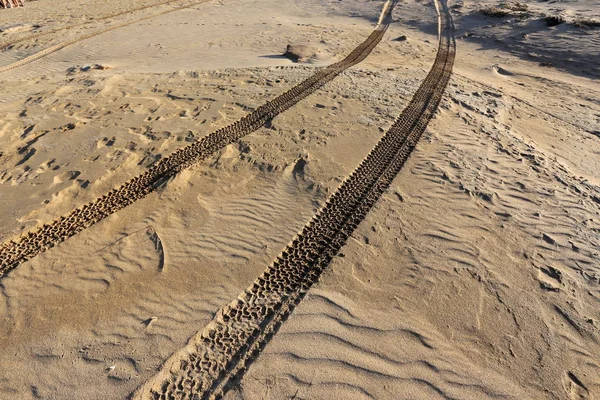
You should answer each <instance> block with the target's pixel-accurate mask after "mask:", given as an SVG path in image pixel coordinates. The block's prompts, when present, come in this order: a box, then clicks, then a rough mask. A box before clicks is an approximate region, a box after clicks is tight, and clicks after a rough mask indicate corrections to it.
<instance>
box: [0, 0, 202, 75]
mask: <svg viewBox="0 0 600 400" xmlns="http://www.w3.org/2000/svg"><path fill="white" fill-rule="evenodd" d="M208 1H210V0H199V1H195V2H193V3H191V4H188V5H185V6H180V7H177V8H173V9H170V10H165V11H162V12H159V13H156V14H152V15H147V16H145V17H142V18H138V19H136V20H133V21H127V22H123V23H120V24H117V25H113V26H110V27H108V28H106V29H101V30H99V31H95V32H92V33H88V34H87V35H83V36H79V37H77V38H75V39H71V40H67V41H66V42H62V43H59V44H57V45H54V46H51V47H48V48H46V49H44V50H42V51H39V52H37V53H35V54H32V55H30V56H29V57H25V58H23V59H21V60H19V61H15V62H14V63H12V64H8V65H6V66H4V67H0V74H2V73H4V72H8V71H12V70H13V69H17V68H20V67H22V66H24V65H27V64H31V63H32V62H34V61H37V60H39V59H40V58H43V57H46V56H47V55H50V54H52V53H56V52H57V51H59V50H61V49H64V48H65V47H68V46H71V45H73V44H75V43H78V42H81V41H83V40H87V39H90V38H93V37H94V36H98V35H102V34H103V33H107V32H111V31H114V30H117V29H120V28H123V27H126V26H128V25H133V24H136V23H138V22H143V21H146V20H149V19H152V18H156V17H160V16H161V15H165V14H169V13H172V12H175V11H180V10H184V9H186V8H191V7H194V6H196V5H198V4H202V3H206V2H208Z"/></svg>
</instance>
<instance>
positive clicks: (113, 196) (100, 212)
mask: <svg viewBox="0 0 600 400" xmlns="http://www.w3.org/2000/svg"><path fill="white" fill-rule="evenodd" d="M388 3H389V4H387V6H388V7H387V8H385V9H384V14H385V15H386V17H385V22H384V23H383V24H381V25H378V26H377V27H376V28H375V30H374V31H373V32H372V33H371V35H369V37H368V38H367V39H366V40H365V41H364V42H363V43H361V44H360V45H359V46H358V47H356V48H355V49H354V50H353V51H352V52H351V53H350V54H349V55H348V56H347V57H346V58H344V59H343V60H342V61H340V62H337V63H335V64H331V65H329V66H327V67H324V68H322V69H319V70H318V72H316V73H315V74H314V75H312V76H310V77H309V78H307V79H305V80H304V81H302V82H301V83H299V84H298V85H296V86H294V87H293V88H291V89H289V90H288V91H286V92H284V93H283V94H282V95H280V96H278V97H276V98H275V99H273V100H270V101H268V102H267V103H265V104H264V105H262V106H260V107H258V108H257V109H256V110H255V111H253V112H252V113H250V114H248V115H246V116H245V117H243V118H241V119H240V120H238V121H237V122H235V123H233V124H231V125H229V126H226V127H225V128H221V129H219V130H217V131H215V132H213V133H211V134H209V135H208V136H206V137H204V138H202V139H200V140H198V141H197V142H194V143H192V144H190V145H188V146H187V147H184V148H182V149H179V150H177V151H175V152H174V153H173V154H171V155H170V156H168V157H165V158H163V159H161V160H159V161H158V162H156V163H155V164H154V165H152V166H151V167H150V168H149V169H148V170H147V171H146V172H144V173H142V174H140V175H138V176H136V177H134V178H132V179H131V180H129V181H128V182H126V183H124V184H123V185H121V186H119V187H117V188H115V189H113V190H111V191H110V192H108V193H107V194H105V195H104V196H102V197H100V198H98V199H96V200H95V201H92V202H90V203H88V204H86V205H84V206H82V207H80V208H77V209H75V210H73V211H72V212H71V213H69V214H68V215H66V216H63V217H60V218H59V219H56V220H54V221H53V222H51V223H48V224H44V225H43V226H41V227H39V228H38V229H37V230H32V231H30V232H29V233H27V234H25V235H23V236H21V237H20V238H18V239H17V240H16V241H12V240H11V241H9V242H7V243H4V244H3V245H1V246H0V277H1V276H2V275H4V274H5V273H7V272H8V271H10V270H11V269H13V268H16V267H17V266H18V265H20V264H22V263H23V262H25V261H27V260H28V259H30V258H32V257H35V256H36V255H38V254H40V253H42V252H44V251H46V250H47V249H49V248H52V247H54V246H56V245H57V244H59V243H61V242H63V241H65V240H66V239H68V238H69V237H71V236H74V235H76V234H77V233H79V232H81V231H82V230H84V229H86V228H89V227H90V226H92V225H94V224H95V223H97V222H99V221H101V220H103V219H104V218H106V217H108V216H109V215H111V214H113V213H115V212H117V211H119V210H121V209H123V208H125V207H127V206H128V205H130V204H132V203H134V202H135V201H137V200H139V199H141V198H143V197H145V196H147V195H148V194H149V193H151V192H153V191H154V190H156V189H157V188H158V187H159V186H161V185H162V184H163V183H165V182H166V181H168V180H169V179H170V178H171V177H173V176H174V175H176V174H177V173H178V172H179V171H181V170H183V169H186V168H188V167H190V166H191V165H193V164H195V163H197V162H198V161H201V160H203V159H205V158H207V157H209V156H210V155H212V154H213V153H215V152H217V151H219V150H220V149H222V148H223V147H225V146H227V145H228V144H230V143H233V142H235V141H236V140H238V139H240V138H242V137H244V136H246V135H248V134H250V133H252V132H254V131H255V130H257V129H259V128H260V127H262V126H263V125H264V124H265V123H266V122H268V121H269V120H271V119H273V118H274V117H275V116H277V115H278V114H280V113H282V112H283V111H285V110H287V109H289V108H290V107H292V106H293V105H295V104H296V103H298V102H299V101H300V100H302V99H304V98H305V97H307V96H308V95H310V94H311V93H313V92H315V91H316V90H317V89H318V88H320V87H321V86H323V85H324V84H325V83H327V82H329V81H331V80H332V79H333V78H335V77H336V76H337V75H339V74H340V73H342V72H343V71H344V70H346V69H347V68H349V67H351V66H353V65H356V64H358V63H359V62H361V61H362V60H364V59H365V58H366V57H367V56H368V55H369V53H371V51H372V50H373V49H374V48H375V47H376V46H377V44H379V42H380V41H381V39H382V37H383V35H384V34H385V32H386V31H387V28H388V26H389V24H390V22H391V17H390V16H391V12H392V10H393V7H394V5H395V4H396V0H393V1H390V0H388Z"/></svg>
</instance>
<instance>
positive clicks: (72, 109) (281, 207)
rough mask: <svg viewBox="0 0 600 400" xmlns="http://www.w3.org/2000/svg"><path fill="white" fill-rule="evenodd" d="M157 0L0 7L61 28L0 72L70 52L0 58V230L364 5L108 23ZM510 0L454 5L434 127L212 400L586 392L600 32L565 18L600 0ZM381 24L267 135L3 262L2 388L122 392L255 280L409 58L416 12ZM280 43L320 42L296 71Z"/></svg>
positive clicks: (71, 196) (305, 66)
mask: <svg viewBox="0 0 600 400" xmlns="http://www.w3.org/2000/svg"><path fill="white" fill-rule="evenodd" d="M153 4H154V2H153V1H150V0H145V1H133V0H125V1H121V2H105V1H99V0H90V1H86V2H83V1H66V0H55V1H50V0H38V1H30V2H27V3H26V5H25V7H23V8H17V9H8V10H0V30H1V32H0V46H2V43H9V42H16V41H18V40H19V39H21V38H26V37H28V36H30V35H32V34H37V33H40V32H41V33H43V32H49V31H51V30H53V29H58V28H62V27H67V26H72V27H71V28H69V29H65V30H60V31H58V32H55V33H50V34H48V35H45V36H41V37H39V38H37V39H35V40H23V41H21V42H17V43H15V44H14V45H12V46H9V47H8V48H6V49H4V50H1V51H0V71H1V70H2V68H3V67H5V66H9V65H11V64H13V63H16V62H19V60H22V59H25V58H27V57H31V56H33V55H35V54H38V52H40V51H42V50H44V49H47V48H51V46H61V44H63V43H66V42H69V41H74V42H73V43H72V44H69V45H68V46H65V47H64V48H60V49H58V50H56V51H54V52H52V53H50V54H48V55H46V56H44V57H41V58H40V59H38V60H35V61H32V62H31V63H28V64H26V65H22V66H19V67H15V68H12V69H10V70H8V71H4V72H2V73H1V74H0V143H1V145H0V204H1V206H0V207H1V208H0V210H1V212H0V241H1V242H7V241H9V240H11V239H15V238H18V237H19V236H20V235H21V234H24V233H27V232H28V231H30V230H31V229H33V228H35V227H36V226H39V225H41V224H43V223H45V222H50V221H52V220H54V219H56V218H58V217H60V216H61V215H65V214H67V213H69V212H70V211H71V210H73V209H74V208H76V207H79V206H81V205H83V204H85V203H87V202H89V201H92V200H94V199H96V198H97V197H100V196H102V195H103V194H105V193H106V192H107V191H108V190H110V189H112V188H113V187H115V186H118V185H120V184H122V183H124V182H126V181H127V180H128V179H130V178H132V177H134V176H136V175H137V174H140V173H142V172H144V171H146V170H147V169H148V168H149V166H150V165H152V163H154V162H156V161H157V160H159V159H161V158H164V157H166V156H168V155H169V154H171V153H172V152H174V151H175V150H177V149H179V148H182V147H184V146H186V145H188V144H189V143H192V142H194V141H196V140H198V139H200V138H202V137H205V136H207V135H208V134H210V133H211V132H213V131H215V130H216V129H218V128H221V127H224V126H226V125H228V124H230V123H232V122H235V121H236V120H238V119H239V118H241V117H243V116H244V115H246V114H247V113H248V112H250V111H252V110H254V109H256V108H257V107H259V106H260V105H262V104H263V103H265V102H266V101H268V100H270V99H272V98H274V97H276V96H278V95H279V94H281V93H283V92H285V91H286V90H288V89H289V88H291V87H292V86H294V85H295V84H297V83H299V82H301V81H302V80H303V79H305V78H307V77H309V76H310V75H311V74H313V73H314V72H315V70H316V69H317V68H320V67H322V66H325V65H329V64H331V63H333V62H336V61H339V60H341V59H342V58H343V57H345V56H346V55H347V54H348V53H349V52H350V51H352V49H354V48H355V47H356V46H357V45H358V44H359V43H361V42H362V41H363V40H364V39H365V38H366V37H367V36H368V35H369V34H370V33H371V31H372V30H373V26H374V25H375V24H376V23H377V22H378V18H379V15H380V12H381V8H382V6H383V2H380V1H366V0H344V1H343V2H342V1H316V0H302V1H301V0H280V1H274V0H260V1H259V0H240V1H236V2H234V1H230V0H215V1H205V2H185V1H178V2H173V3H169V4H164V3H163V4H161V5H155V6H152V7H148V8H145V9H142V10H138V11H134V12H127V10H132V9H137V8H141V7H144V6H146V5H148V6H150V5H153ZM511 4H513V3H511ZM514 4H516V3H514ZM514 4H513V6H512V8H513V9H514V10H513V9H510V10H508V9H503V10H505V11H506V14H507V15H505V16H502V17H499V16H493V15H491V14H492V13H491V12H489V9H490V7H493V6H498V3H495V2H491V1H486V2H472V1H450V2H449V6H450V9H451V11H452V16H453V18H454V22H455V24H456V39H457V56H456V61H455V65H454V70H453V75H452V78H451V80H450V84H449V86H448V88H447V89H446V92H445V95H444V97H443V99H442V102H441V105H440V108H439V110H438V112H437V113H436V116H435V117H434V119H433V120H432V121H431V123H430V124H429V126H428V128H427V130H426V132H425V134H424V137H423V138H422V139H421V141H420V142H419V144H418V145H417V147H416V149H415V151H414V152H413V153H412V155H411V157H410V158H409V160H408V161H407V163H406V165H405V166H404V167H403V169H402V170H401V172H400V173H399V174H398V176H397V177H396V178H395V180H394V182H393V184H392V186H391V187H390V188H389V189H388V190H387V191H386V192H385V193H384V194H383V196H382V198H381V199H380V200H379V202H378V203H377V204H376V206H375V207H374V208H373V209H372V210H371V212H370V213H369V214H368V215H367V217H366V218H365V219H364V220H363V221H362V223H361V224H360V225H359V226H358V228H357V229H356V230H355V231H354V233H353V234H352V236H351V238H350V239H349V240H348V242H347V243H346V245H345V246H344V247H343V248H342V249H341V252H340V253H339V254H338V255H337V256H336V257H335V259H334V260H333V262H332V263H331V265H330V266H329V268H328V269H327V270H326V271H325V273H324V275H323V276H322V278H321V279H320V281H319V282H318V283H317V284H316V285H315V286H314V287H313V288H312V289H311V290H310V291H309V292H308V294H307V296H306V298H305V299H304V300H303V301H302V302H301V303H300V304H299V305H298V307H297V308H296V309H295V311H294V312H293V313H292V314H291V316H290V317H289V319H288V320H287V322H286V323H285V324H283V325H282V327H281V329H280V330H279V331H278V332H277V334H276V335H275V336H274V337H273V339H272V340H271V341H270V343H269V344H268V345H267V346H266V347H265V348H264V349H263V350H262V352H261V353H260V355H259V356H258V357H257V359H256V360H255V361H254V362H253V363H252V364H251V365H250V367H249V368H248V370H247V371H246V372H245V374H244V376H243V377H242V378H241V380H240V381H239V382H238V383H237V384H236V385H235V386H234V387H233V388H232V389H231V390H230V391H229V392H228V393H227V395H226V398H228V399H259V398H261V399H263V398H264V399H283V398H290V399H291V398H296V399H300V398H303V399H363V398H377V399H435V398H453V399H455V398H457V399H487V398H490V399H491V398H510V399H594V398H596V399H598V398H600V252H599V250H598V249H599V248H600V83H598V82H599V80H598V78H599V77H600V69H599V65H600V56H599V54H600V40H599V39H598V38H599V37H600V35H598V33H599V32H600V30H599V29H600V28H597V27H596V28H594V27H592V26H587V25H586V24H585V23H584V22H585V21H588V22H586V23H589V21H600V7H599V6H598V5H597V4H595V3H594V2H593V1H579V2H574V1H572V2H560V3H546V2H523V3H521V4H520V5H521V7H517V6H516V5H514ZM523 5H524V6H525V8H526V10H523ZM486 9H488V12H487V14H489V15H485V14H484V13H482V12H481V10H486ZM121 13H122V15H117V16H114V17H111V18H106V19H101V20H98V19H100V18H102V17H103V16H110V15H113V14H121ZM159 14H160V15H159ZM547 16H560V17H561V18H562V19H564V22H563V23H560V24H558V25H556V26H548V22H547V21H546V20H544V18H545V17H547ZM144 18H145V19H144ZM393 18H394V21H393V23H392V24H391V25H390V28H389V30H388V31H387V32H386V34H385V36H384V38H383V40H382V42H381V43H380V44H379V45H378V46H377V47H376V48H375V49H374V50H373V52H372V53H371V54H370V55H369V56H368V57H367V59H366V60H364V61H363V62H361V63H360V64H358V65H356V66H354V67H351V68H350V69H348V70H346V71H345V72H343V73H342V74H341V75H340V76H338V77H337V78H335V79H334V80H333V81H332V82H330V83H327V84H326V85H325V86H324V87H322V88H321V89H319V90H317V91H316V92H315V93H314V94H312V95H310V96H309V97H307V98H305V99H303V100H301V101H300V102H299V103H298V104H297V105H295V106H293V107H292V108H290V109H289V110H287V111H285V112H283V113H281V114H279V115H277V116H276V117H275V118H274V119H273V120H272V121H271V122H270V123H269V124H267V125H266V126H265V127H263V128H261V129H259V130H257V131H256V132H254V133H252V134H250V135H248V136H245V137H243V138H242V139H240V140H238V141H236V142H235V143H233V144H230V145H228V146H226V147H225V148H224V149H223V150H222V151H220V152H218V153H216V154H213V155H211V156H210V157H209V158H208V159H207V160H204V161H202V162H199V163H197V164H195V165H194V166H192V167H191V168H189V169H186V170H185V171H182V172H181V173H179V174H178V175H177V176H175V177H173V178H172V179H169V180H168V181H167V182H166V183H164V185H162V186H161V188H159V190H157V191H155V192H154V193H151V194H149V195H148V196H147V197H145V198H143V199H141V200H138V201H136V202H135V203H134V204H132V205H130V206H128V207H127V208H125V209H123V210H121V211H119V212H117V213H114V214H112V215H111V216H109V217H107V218H106V219H104V220H103V221H101V222H99V223H97V224H96V225H94V226H92V227H90V228H89V229H86V230H84V231H82V232H80V233H78V234H77V235H76V236H74V237H72V238H70V239H68V240H66V241H65V242H63V243H61V244H59V245H58V246H56V247H55V248H52V249H49V250H48V251H46V252H44V253H42V254H40V255H38V256H36V257H34V258H33V259H31V260H29V261H27V262H25V263H23V264H22V265H20V266H18V267H17V268H15V269H14V270H12V271H10V272H8V273H7V274H6V275H4V276H2V277H1V278H0V293H1V296H0V316H1V321H2V323H1V324H0V348H1V349H2V351H0V370H1V371H2V373H1V374H0V399H73V398H77V399H124V398H127V397H128V396H130V395H131V394H132V393H133V392H134V391H135V390H136V389H137V388H139V387H140V386H141V385H143V384H144V383H145V382H146V381H148V379H150V378H151V377H152V376H154V375H155V374H156V373H157V372H158V371H159V370H160V369H161V367H162V366H163V364H164V363H165V361H166V360H167V359H168V358H169V357H170V356H171V355H172V354H174V353H176V352H177V351H179V350H180V349H182V348H184V347H185V346H186V343H187V342H188V341H189V340H190V338H192V337H194V336H195V335H196V334H197V333H198V332H199V331H201V330H202V329H203V328H204V327H205V326H206V325H207V324H208V323H209V322H210V321H211V320H212V319H213V317H214V316H215V313H216V312H217V311H218V310H219V309H220V308H221V307H223V306H225V305H226V304H228V303H230V302H231V301H232V300H233V299H235V298H236V296H238V294H239V293H240V292H242V291H243V290H244V289H245V288H247V287H248V286H249V285H250V284H251V283H252V282H253V281H254V280H255V279H256V278H257V277H258V276H259V275H260V274H261V273H262V272H263V271H264V270H265V268H266V267H267V266H268V265H269V264H270V263H271V262H272V261H273V259H274V258H275V257H276V256H277V255H279V253H280V252H281V250H282V249H283V248H284V247H285V246H286V245H287V244H288V243H289V242H290V240H292V239H293V237H294V235H295V234H296V233H298V232H299V230H301V229H302V227H303V226H304V225H305V224H306V223H307V222H308V221H309V220H310V219H311V217H312V216H313V214H314V213H315V212H316V211H317V210H318V209H319V208H320V207H321V206H322V205H324V204H325V202H326V200H327V198H328V196H329V195H330V194H331V193H333V192H334V191H335V190H336V188H337V187H338V186H339V185H340V184H341V182H342V181H343V180H344V179H345V178H346V177H347V176H348V175H349V174H350V173H351V172H352V171H353V170H354V169H355V168H356V166H357V165H358V164H359V163H360V162H361V161H362V160H363V158H364V157H365V156H366V155H367V154H368V152H369V151H370V150H371V149H372V148H373V146H374V145H375V144H376V143H377V141H378V140H379V139H380V138H381V136H382V134H383V132H385V131H386V130H387V129H388V128H389V127H390V126H391V124H392V123H393V122H394V120H395V118H396V117H397V116H398V115H399V114H400V112H401V111H402V109H403V108H404V107H405V106H406V105H407V103H408V102H409V101H410V99H411V96H412V94H413V93H414V92H415V91H416V89H417V87H418V85H419V84H420V82H421V81H422V80H423V79H424V78H425V76H426V75H427V72H428V71H429V68H430V67H431V65H432V63H433V61H434V58H435V56H436V50H437V32H438V31H437V18H436V12H435V8H434V6H433V3H430V2H421V1H412V0H408V1H405V2H401V3H399V4H398V5H397V6H396V8H395V9H394V12H393ZM142 19H143V20H142ZM135 21H138V22H135ZM582 21H583V22H582ZM128 22H131V24H128V25H125V24H126V23H128ZM84 23H85V24H84ZM82 24H83V25H82ZM111 27H112V28H114V29H110V28H111ZM101 31H102V32H103V33H99V34H98V35H93V36H91V37H89V38H86V39H83V40H77V38H81V37H85V36H89V35H90V34H92V33H94V32H101ZM402 36H404V37H405V38H404V39H400V40H395V39H397V38H400V37H402ZM288 44H308V45H310V46H314V47H315V48H318V49H319V51H320V53H319V57H313V58H310V59H309V60H307V61H308V62H306V63H294V62H293V61H291V60H289V59H288V58H286V57H283V56H282V54H283V53H284V52H285V51H286V48H287V45H288Z"/></svg>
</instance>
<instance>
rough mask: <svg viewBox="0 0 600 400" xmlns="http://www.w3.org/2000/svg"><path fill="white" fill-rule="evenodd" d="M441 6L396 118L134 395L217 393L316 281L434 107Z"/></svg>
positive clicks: (448, 22) (445, 38)
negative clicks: (248, 282) (420, 71)
mask: <svg viewBox="0 0 600 400" xmlns="http://www.w3.org/2000/svg"><path fill="white" fill-rule="evenodd" d="M441 6H442V9H441V10H440V9H439V5H438V4H437V0H436V8H437V9H438V25H439V32H440V40H439V48H438V54H437V57H436V59H435V62H434V64H433V67H432V68H431V71H430V72H429V74H428V75H427V77H426V78H425V80H424V81H423V82H422V84H421V86H420V87H419V89H418V90H417V92H416V93H415V95H414V96H413V98H412V100H411V102H410V103H409V105H408V106H407V107H406V108H405V109H404V110H403V112H402V114H401V115H400V117H399V118H398V119H397V120H396V121H395V122H394V124H393V125H392V127H391V128H390V129H389V130H388V132H387V133H386V134H385V135H384V136H383V137H382V139H381V140H380V141H379V143H377V145H376V146H375V147H374V148H373V150H372V151H371V152H370V153H369V155H368V156H367V157H366V158H365V159H364V160H363V161H362V162H361V164H360V165H359V166H358V167H357V168H356V169H355V170H354V172H353V173H352V174H351V175H350V176H349V177H348V178H347V179H346V180H345V181H344V182H343V183H342V185H341V186H340V187H339V188H338V190H337V191H336V192H335V193H334V194H333V195H332V196H331V197H330V198H329V199H328V201H327V203H326V204H325V206H324V207H323V208H321V210H319V211H318V213H317V214H316V215H315V216H314V217H313V218H312V220H311V221H310V222H309V223H308V224H307V225H306V226H305V227H304V229H303V230H302V231H301V232H300V233H299V234H298V235H297V237H296V238H295V239H294V240H293V241H292V242H291V244H289V245H288V246H287V248H286V249H285V250H284V251H283V253H282V254H281V255H280V256H279V257H278V258H277V259H276V260H275V261H274V263H273V264H272V265H271V266H270V267H269V268H268V269H267V270H266V271H265V272H264V273H263V274H262V275H261V276H260V277H259V278H258V279H257V280H256V281H255V282H254V283H253V284H252V286H250V287H249V288H248V289H247V290H246V291H244V292H243V293H242V294H241V295H240V296H239V297H238V298H237V299H236V300H234V301H233V302H232V303H230V304H229V305H227V306H225V307H224V308H223V309H221V310H220V311H219V312H218V313H217V315H216V316H215V318H214V319H213V320H212V321H211V322H210V323H209V324H208V325H207V326H206V327H205V328H204V329H203V330H202V331H201V332H200V333H199V334H198V335H197V336H196V337H194V338H193V339H192V340H191V341H190V343H189V344H188V346H187V347H186V348H185V349H183V350H182V351H181V352H179V353H177V354H175V355H174V356H173V357H171V358H170V359H169V360H168V361H167V362H166V363H165V365H164V366H163V369H162V370H161V372H159V374H158V375H156V376H155V377H154V378H152V379H151V380H150V381H148V382H147V383H146V384H145V385H144V386H142V387H141V388H139V389H138V391H136V392H135V393H134V395H133V396H132V397H133V398H135V399H171V398H177V399H199V398H203V399H212V398H220V397H221V396H222V395H224V394H225V392H226V391H227V390H228V389H229V387H230V386H231V385H232V383H234V382H235V379H236V378H237V377H239V376H240V375H241V374H243V372H244V371H245V370H246V369H247V368H248V366H249V365H250V363H251V362H252V361H253V360H254V359H255V358H256V357H257V355H258V354H259V353H260V351H261V349H262V348H263V347H264V346H265V345H266V344H267V343H268V342H269V340H270V339H271V338H272V337H273V335H274V334H275V333H276V332H277V330H278V329H279V327H280V326H281V324H283V323H284V322H285V320H286V319H287V317H288V316H289V315H290V313H291V312H292V311H293V309H294V308H295V306H296V305H297V304H298V303H299V302H300V301H301V300H302V299H303V298H304V296H305V295H306V293H307V292H308V290H309V289H310V288H311V286H312V285H313V284H314V283H316V282H317V281H318V279H319V277H320V276H321V274H322V272H323V271H324V270H325V268H327V266H328V265H329V263H330V262H331V260H332V259H333V257H334V256H335V255H336V254H337V252H338V251H339V250H340V249H341V247H342V246H343V245H344V244H345V242H346V240H347V239H348V238H349V237H350V235H351V234H352V232H353V231H354V229H355V228H356V227H357V226H358V224H359V223H360V222H361V221H362V220H363V219H364V217H365V216H366V215H367V213H368V212H369V210H370V209H371V208H372V207H373V205H374V204H375V203H376V202H377V200H378V199H379V197H380V196H381V194H382V193H383V192H384V191H385V190H386V189H387V188H388V187H389V185H390V184H391V182H392V180H393V179H394V178H395V177H396V175H397V174H398V172H399V171H400V169H401V168H402V166H403V165H404V163H405V162H406V160H407V159H408V157H409V155H410V153H411V152H412V150H413V149H414V148H415V146H416V145H417V142H418V141H419V139H420V137H421V135H422V134H423V132H424V131H425V128H426V127H427V124H428V123H429V121H430V120H431V118H432V117H433V115H434V114H435V112H436V110H437V107H438V105H439V103H440V101H441V98H442V95H443V93H444V90H445V88H446V86H447V84H448V81H449V80H450V76H451V74H452V67H453V64H454V57H455V49H456V44H455V41H454V25H453V23H452V19H451V16H450V13H449V10H448V8H447V6H446V3H445V2H444V3H442V4H441Z"/></svg>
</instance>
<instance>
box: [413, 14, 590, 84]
mask: <svg viewBox="0 0 600 400" xmlns="http://www.w3.org/2000/svg"><path fill="white" fill-rule="evenodd" d="M452 16H453V18H454V21H455V24H456V37H457V38H458V39H462V40H466V41H469V42H472V43H476V44H478V45H480V50H482V51H484V50H491V49H493V50H500V51H504V52H507V53H510V54H512V55H514V56H517V57H519V58H521V59H524V60H529V61H533V62H538V63H540V64H541V65H543V66H547V67H555V68H557V69H560V70H563V71H565V72H568V73H570V74H573V75H578V76H582V77H586V78H599V77H600V52H598V51H595V52H594V51H591V49H594V48H598V47H600V40H599V39H598V38H600V29H597V28H596V29H592V28H589V29H582V28H579V27H576V26H574V25H571V24H568V23H562V24H560V25H557V26H552V27H551V26H548V24H547V23H546V22H545V21H544V20H543V19H542V18H541V17H540V16H539V15H538V16H535V15H525V16H523V17H520V18H519V17H514V16H512V17H511V16H509V17H504V18H496V17H488V16H485V15H483V14H482V13H480V12H478V11H474V10H471V11H469V12H464V13H463V12H462V11H461V10H460V9H456V8H455V9H454V10H453V11H452ZM403 22H404V23H405V24H406V25H408V26H411V27H413V28H416V29H419V30H420V31H422V32H425V33H427V34H431V35H437V26H436V24H435V23H433V22H431V21H422V20H420V19H409V20H405V21H403Z"/></svg>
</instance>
